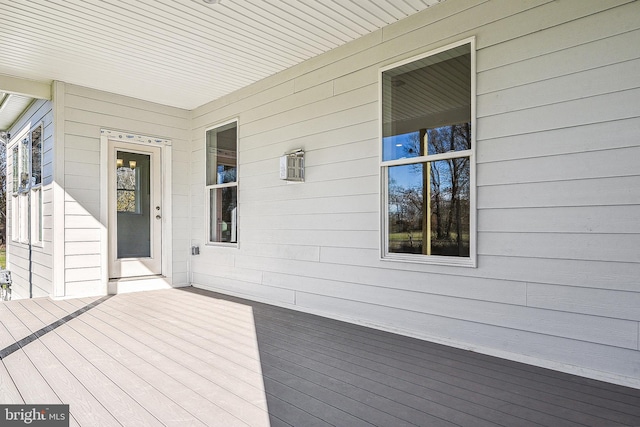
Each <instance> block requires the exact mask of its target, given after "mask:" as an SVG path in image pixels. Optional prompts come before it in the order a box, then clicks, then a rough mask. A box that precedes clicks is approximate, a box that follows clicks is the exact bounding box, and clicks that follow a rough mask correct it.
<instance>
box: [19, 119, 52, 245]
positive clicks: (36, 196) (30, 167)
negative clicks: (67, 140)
mask: <svg viewBox="0 0 640 427" xmlns="http://www.w3.org/2000/svg"><path fill="white" fill-rule="evenodd" d="M43 143H44V126H43V124H42V123H40V124H38V125H37V126H36V127H34V128H32V129H31V130H30V131H29V133H27V134H26V135H25V136H24V137H22V138H20V140H19V141H18V142H17V143H16V144H15V145H14V146H13V147H12V148H11V161H12V181H13V186H12V190H13V194H12V196H13V197H12V222H11V227H12V233H11V235H12V236H11V237H12V239H13V240H14V241H19V242H22V243H32V244H36V245H39V244H42V228H43V227H42V225H43V223H42V170H43V169H42V153H43V150H42V147H43Z"/></svg>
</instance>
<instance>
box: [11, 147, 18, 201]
mask: <svg viewBox="0 0 640 427" xmlns="http://www.w3.org/2000/svg"><path fill="white" fill-rule="evenodd" d="M19 148H20V145H18V144H16V145H15V146H14V147H13V149H12V150H11V153H12V155H11V161H12V169H13V194H14V195H17V194H18V184H19V182H20V175H19V172H18V170H19V169H20V168H19V166H20V160H19V158H20V155H19Z"/></svg>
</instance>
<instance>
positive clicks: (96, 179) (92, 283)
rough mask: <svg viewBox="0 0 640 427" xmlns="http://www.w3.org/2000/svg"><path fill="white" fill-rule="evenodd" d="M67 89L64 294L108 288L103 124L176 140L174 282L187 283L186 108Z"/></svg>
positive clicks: (69, 87) (64, 85) (96, 292)
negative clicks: (103, 210) (103, 218)
mask: <svg viewBox="0 0 640 427" xmlns="http://www.w3.org/2000/svg"><path fill="white" fill-rule="evenodd" d="M61 90H62V91H63V92H64V93H63V94H62V95H59V98H62V97H63V98H64V115H63V123H62V124H61V126H62V128H63V135H64V144H61V145H62V146H63V147H64V155H63V167H62V168H61V169H62V171H63V179H61V182H62V183H63V186H64V190H65V193H64V209H63V210H62V211H57V213H58V214H60V215H64V225H63V226H64V236H65V237H64V238H65V241H64V247H63V248H62V249H63V250H64V254H65V255H64V281H65V292H66V295H96V294H100V293H104V292H105V289H104V283H103V277H104V276H103V272H104V271H105V269H108V266H106V265H102V248H103V246H102V241H101V230H102V229H103V227H104V225H103V224H101V222H100V209H101V204H102V203H106V195H103V194H101V181H100V180H101V175H100V170H101V162H106V161H107V160H106V159H101V157H100V156H101V152H100V150H101V147H100V130H101V129H104V128H106V129H118V130H123V131H124V132H125V133H134V134H141V135H153V136H159V137H162V138H170V139H171V140H172V143H173V144H172V165H171V166H172V169H173V173H172V177H173V178H172V179H173V183H172V192H173V193H172V195H171V199H172V202H171V205H170V206H165V207H164V208H165V209H171V213H172V216H173V221H172V224H173V228H172V230H173V240H172V247H173V250H174V254H173V257H172V259H173V265H172V273H173V274H172V275H173V277H172V282H173V283H174V284H186V283H187V282H188V278H187V263H186V262H187V258H186V255H185V253H186V252H187V251H188V248H189V239H188V238H186V237H185V233H186V232H187V228H188V226H187V224H188V223H187V221H188V215H189V206H188V198H187V194H188V178H187V176H188V175H189V174H188V169H186V168H187V167H188V158H189V156H188V153H187V152H186V151H185V150H186V146H185V139H186V137H187V135H188V131H187V127H188V112H186V111H185V110H181V109H177V108H172V107H167V106H163V105H158V104H153V103H150V102H145V101H141V100H136V99H132V98H127V97H124V96H120V95H115V94H110V93H106V92H100V91H96V90H93V89H89V88H85V87H81V86H75V85H70V84H62V87H61Z"/></svg>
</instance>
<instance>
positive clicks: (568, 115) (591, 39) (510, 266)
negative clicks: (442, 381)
mask: <svg viewBox="0 0 640 427" xmlns="http://www.w3.org/2000/svg"><path fill="white" fill-rule="evenodd" d="M639 23H640V5H639V4H638V3H637V2H628V1H624V0H619V1H614V0H611V1H609V0H608V1H600V2H583V1H578V0H573V1H565V2H549V1H544V0H539V1H522V2H510V1H506V0H505V1H489V2H484V1H473V2H465V1H458V0H448V1H447V2H444V3H441V4H439V5H437V6H435V7H432V8H429V9H428V10H426V11H425V12H422V13H420V14H417V15H415V16H412V17H410V18H409V19H406V20H405V21H402V22H400V23H398V24H396V25H392V26H390V27H388V28H385V29H383V30H382V31H380V32H376V33H372V34H370V35H368V36H367V37H365V38H363V39H361V40H358V41H357V42H356V43H354V44H350V45H347V46H344V47H343V48H339V49H336V50H334V51H333V52H329V53H327V54H325V55H321V56H320V57H318V58H315V59H313V60H311V61H307V62H305V63H303V64H301V65H300V66H297V67H294V68H292V69H290V70H287V71H285V72H284V73H280V74H279V75H276V76H273V77H272V78H270V79H266V80H264V81H262V82H259V83H258V84H256V85H254V86H252V87H249V88H246V89H243V90H241V91H238V92H237V93H235V94H233V95H231V96H229V97H226V98H223V99H221V100H217V101H214V102H212V103H210V104H208V105H205V106H203V107H200V108H199V109H197V110H195V111H194V115H193V117H194V118H193V124H194V126H193V131H192V141H193V146H192V153H193V161H192V163H191V165H192V170H191V172H192V173H191V176H190V178H191V181H190V182H191V194H192V196H191V205H192V207H194V209H193V211H192V221H193V225H192V229H191V232H192V239H193V242H195V243H197V244H200V245H201V249H202V251H201V255H200V256H198V257H192V268H193V278H192V280H193V282H194V284H196V285H198V286H203V287H208V288H211V289H218V290H221V291H223V292H227V293H232V294H238V295H242V296H245V297H251V298H256V299H262V300H267V301H271V302H275V303H277V304H283V305H288V306H292V307H298V308H299V309H302V310H306V311H312V312H317V313H322V314H325V315H329V316H337V317H342V318H347V319H350V320H352V321H358V322H365V323H367V324H372V325H377V326H379V327H382V328H388V329H393V330H395V331H400V332H403V333H407V334H410V335H416V336H421V337H423V338H429V339H434V340H441V341H446V342H452V343H455V344H457V345H461V346H463V347H469V348H474V349H478V350H481V351H486V352H489V353H493V354H500V355H508V356H509V357H514V358H517V359H520V360H526V361H528V362H530V363H538V364H542V365H544V366H552V367H555V368H560V369H566V370H573V371H574V372H577V371H581V372H582V373H583V374H585V373H586V375H591V376H595V377H598V378H606V379H609V380H614V381H619V382H625V383H630V384H634V385H636V386H637V385H640V366H639V365H638V363H637V360H638V357H640V354H639V353H638V350H639V329H640V323H639V320H640V319H639V318H638V315H637V312H638V310H637V307H638V304H640V300H638V297H639V296H640V289H638V277H640V258H639V256H638V253H637V252H638V251H637V248H638V247H640V228H639V226H638V221H637V218H638V215H639V214H640V172H638V171H639V170H640V169H638V167H637V159H639V158H640V143H639V142H638V135H639V134H640V109H639V107H638V105H639V104H638V102H637V100H638V99H639V97H640V78H639V77H638V76H640V53H639V51H638V49H637V46H638V45H640V24H639ZM469 36H476V41H477V49H478V51H477V72H478V73H477V118H478V120H477V130H476V136H477V207H478V211H477V219H478V222H477V228H478V234H477V241H478V268H475V269H469V268H457V267H447V266H437V265H420V264H406V263H397V262H390V261H381V260H380V259H379V240H380V231H379V230H380V198H379V197H380V196H379V191H380V179H379V167H378V161H379V160H378V159H379V157H378V156H379V147H378V145H379V143H378V132H379V121H378V108H379V106H378V70H379V69H380V67H383V66H387V65H389V64H392V63H393V62H396V61H398V60H402V59H406V58H409V57H411V56H413V55H416V54H419V53H422V52H426V51H429V50H431V49H433V48H438V47H441V46H443V45H446V44H447V43H451V42H454V41H457V40H460V39H462V38H465V37H469ZM232 117H238V119H239V193H238V194H239V200H238V203H239V219H238V222H239V241H240V243H239V247H238V248H221V247H213V246H207V245H205V244H204V240H205V231H204V230H205V228H206V227H205V218H204V216H203V213H204V212H205V201H204V195H205V193H204V190H203V188H204V161H203V147H204V131H205V129H206V128H209V127H211V126H214V125H216V124H217V123H221V122H223V121H225V120H227V119H229V118H232ZM295 148H303V149H304V150H305V153H306V154H305V156H306V159H305V161H306V182H305V183H303V184H287V183H285V182H283V181H280V180H279V179H278V158H279V157H280V156H281V155H282V154H283V153H284V152H286V151H288V150H291V149H295Z"/></svg>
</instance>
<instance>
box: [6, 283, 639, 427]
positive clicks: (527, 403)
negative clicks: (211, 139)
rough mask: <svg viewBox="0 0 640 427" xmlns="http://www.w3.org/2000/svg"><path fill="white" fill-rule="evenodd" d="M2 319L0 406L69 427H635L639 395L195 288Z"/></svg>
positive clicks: (24, 304)
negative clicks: (67, 413)
mask: <svg viewBox="0 0 640 427" xmlns="http://www.w3.org/2000/svg"><path fill="white" fill-rule="evenodd" d="M0 321H1V322H2V324H1V326H0V357H2V365H1V366H0V403H25V402H26V403H45V404H54V403H66V404H70V410H71V415H72V418H71V425H74V426H77V425H80V426H112V425H113V426H119V425H122V426H136V427H138V426H161V425H168V426H189V425H194V426H195V425H199V426H202V425H209V426H225V427H226V426H269V425H271V426H274V427H275V426H295V427H307V426H331V425H332V426H341V427H342V426H345V427H350V426H370V425H375V426H390V427H399V426H415V425H419V426H474V427H478V426H479V427H482V426H518V427H520V426H525V427H526V426H549V427H558V426H593V427H606V426H620V425H623V426H640V390H637V389H630V388H625V387H620V386H616V385H611V384H607V383H603V382H598V381H593V380H589V379H585V378H581V377H576V376H571V375H567V374H563V373H558V372H554V371H550V370H546V369H540V368H536V367H532V366H529V365H524V364H520V363H515V362H510V361H506V360H502V359H497V358H493V357H489V356H484V355H480V354H476V353H471V352H467V351H463V350H459V349H455V348H450V347H446V346H442V345H438V344H433V343H428V342H424V341H420V340H416V339H412V338H407V337H403V336H398V335H394V334H390V333H385V332H381V331H377V330H373V329H368V328H364V327H360V326H354V325H351V324H347V323H342V322H339V321H334V320H330V319H325V318H321V317H317V316H313V315H309V314H304V313H299V312H295V311H291V310H287V309H283V308H278V307H273V306H269V305H265V304H259V303H253V302H250V301H246V300H241V299H238V298H232V297H228V296H224V295H220V294H216V293H212V292H206V291H202V290H198V289H193V288H186V289H182V290H165V291H152V292H143V293H137V294H124V295H117V296H113V297H105V298H83V299H73V300H65V301H51V300H49V299H34V300H22V301H11V302H7V303H0Z"/></svg>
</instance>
